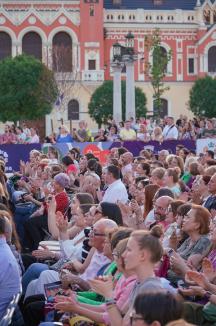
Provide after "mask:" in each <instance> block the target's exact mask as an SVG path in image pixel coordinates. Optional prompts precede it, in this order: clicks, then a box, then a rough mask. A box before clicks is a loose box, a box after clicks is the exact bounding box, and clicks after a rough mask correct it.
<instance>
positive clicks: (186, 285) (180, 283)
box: [177, 280, 189, 289]
mask: <svg viewBox="0 0 216 326" xmlns="http://www.w3.org/2000/svg"><path fill="white" fill-rule="evenodd" d="M177 284H178V288H182V289H188V287H189V285H188V284H187V283H185V282H184V281H183V280H179V281H178V283H177Z"/></svg>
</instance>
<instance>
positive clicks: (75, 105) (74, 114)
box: [68, 99, 79, 120]
mask: <svg viewBox="0 0 216 326" xmlns="http://www.w3.org/2000/svg"><path fill="white" fill-rule="evenodd" d="M68 120H79V102H78V101H77V100H74V99H73V100H70V102H69V103H68Z"/></svg>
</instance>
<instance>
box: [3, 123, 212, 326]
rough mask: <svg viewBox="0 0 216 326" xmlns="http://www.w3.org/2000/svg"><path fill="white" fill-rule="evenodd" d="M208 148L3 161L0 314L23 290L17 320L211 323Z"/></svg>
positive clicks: (157, 325) (116, 325) (36, 155)
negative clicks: (102, 158)
mask: <svg viewBox="0 0 216 326" xmlns="http://www.w3.org/2000/svg"><path fill="white" fill-rule="evenodd" d="M171 123H172V118H168V119H167V126H165V128H164V130H163V133H164V135H165V136H167V135H168V134H169V132H170V133H171V132H172V133H173V135H174V128H175V129H177V127H176V125H178V122H176V125H175V127H173V128H172V129H170V128H171ZM206 123H208V120H207V122H206ZM211 123H212V122H211ZM126 124H127V122H126ZM179 125H180V124H179ZM204 130H205V129H204ZM208 131H210V129H208ZM121 132H122V131H120V134H121ZM83 135H84V132H83ZM79 137H82V136H81V134H79ZM83 137H84V136H83ZM214 155H215V154H214V152H212V151H210V150H207V151H206V152H205V153H204V154H203V155H200V156H199V157H197V156H196V153H195V152H194V151H189V150H187V149H186V148H184V147H183V146H182V145H177V146H176V154H170V153H169V152H168V151H167V150H161V151H160V152H159V153H157V154H155V153H153V152H152V151H151V150H142V151H141V152H140V155H139V156H137V157H134V156H133V154H132V153H131V152H129V151H128V150H127V149H126V148H124V147H119V148H115V147H114V148H112V149H111V150H110V153H109V155H108V158H107V162H106V163H105V164H103V165H102V164H101V163H100V162H99V161H98V159H97V158H96V157H94V155H93V154H92V153H88V154H85V155H81V154H80V151H79V148H77V147H75V148H73V149H71V150H70V151H69V152H68V153H67V155H65V156H64V157H63V158H59V157H58V155H57V153H56V150H55V148H54V147H50V148H49V151H48V153H47V154H43V153H42V152H40V151H37V150H32V151H31V152H30V157H29V161H28V162H23V161H21V162H20V170H19V171H17V172H16V173H14V174H13V175H12V176H10V177H7V176H6V174H5V172H4V171H5V161H4V159H3V157H0V320H1V319H2V318H3V317H4V316H5V314H6V313H7V307H8V306H9V304H10V302H11V300H12V299H13V297H14V296H15V295H17V294H18V293H20V296H21V297H20V302H19V305H18V306H17V308H16V310H15V313H14V315H13V321H12V325H15V326H21V325H26V326H37V325H41V326H45V325H55V322H59V323H60V325H65V326H66V325H75V326H78V325H85V326H93V325H98V326H99V325H110V326H121V325H122V326H129V325H133V326H146V325H151V326H165V325H169V326H171V325H176V326H177V325H179V326H184V325H185V326H186V325H201V326H202V325H203V326H208V325H215V323H216V160H215V158H214Z"/></svg>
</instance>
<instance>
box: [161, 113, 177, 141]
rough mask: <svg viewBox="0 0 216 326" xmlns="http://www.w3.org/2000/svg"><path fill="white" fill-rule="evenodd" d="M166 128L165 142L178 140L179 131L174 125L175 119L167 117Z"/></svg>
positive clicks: (164, 131)
mask: <svg viewBox="0 0 216 326" xmlns="http://www.w3.org/2000/svg"><path fill="white" fill-rule="evenodd" d="M166 123H167V124H166V126H165V128H164V130H163V139H164V140H173V139H174V140H176V139H178V129H177V128H176V126H175V124H174V118H173V117H167V119H166Z"/></svg>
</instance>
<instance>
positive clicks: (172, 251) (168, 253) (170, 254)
mask: <svg viewBox="0 0 216 326" xmlns="http://www.w3.org/2000/svg"><path fill="white" fill-rule="evenodd" d="M173 253H174V249H172V248H169V250H168V251H167V255H168V256H169V257H171V256H172V254H173Z"/></svg>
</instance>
